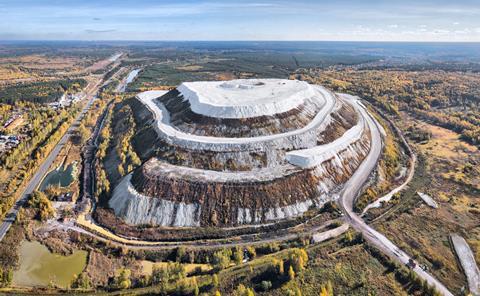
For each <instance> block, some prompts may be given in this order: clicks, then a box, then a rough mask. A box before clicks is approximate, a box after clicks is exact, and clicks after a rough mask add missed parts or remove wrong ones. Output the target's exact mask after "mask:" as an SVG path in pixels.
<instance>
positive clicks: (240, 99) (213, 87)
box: [178, 79, 319, 118]
mask: <svg viewBox="0 0 480 296" xmlns="http://www.w3.org/2000/svg"><path fill="white" fill-rule="evenodd" d="M178 91H179V92H180V94H181V95H182V96H183V98H184V99H186V100H188V101H189V103H190V106H191V109H192V111H193V112H195V113H198V114H202V115H206V116H210V117H217V118H249V117H258V116H263V115H275V114H278V113H283V112H287V111H289V110H291V109H294V108H296V107H298V106H299V105H301V104H303V103H304V101H305V100H306V99H309V98H312V97H314V96H319V94H318V92H316V91H315V90H314V89H313V88H312V86H311V85H309V84H308V83H306V82H303V81H298V80H287V79H236V80H230V81H199V82H185V83H182V84H181V85H180V86H179V87H178Z"/></svg>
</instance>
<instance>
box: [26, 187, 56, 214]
mask: <svg viewBox="0 0 480 296" xmlns="http://www.w3.org/2000/svg"><path fill="white" fill-rule="evenodd" d="M28 204H29V206H30V207H31V208H33V209H35V210H36V211H37V215H36V216H37V218H38V219H39V220H41V221H45V220H47V219H50V218H52V217H53V216H55V209H54V208H53V206H52V203H51V202H50V200H49V199H48V198H47V196H46V195H45V193H43V192H41V191H34V192H33V193H32V195H31V197H30V200H29V202H28Z"/></svg>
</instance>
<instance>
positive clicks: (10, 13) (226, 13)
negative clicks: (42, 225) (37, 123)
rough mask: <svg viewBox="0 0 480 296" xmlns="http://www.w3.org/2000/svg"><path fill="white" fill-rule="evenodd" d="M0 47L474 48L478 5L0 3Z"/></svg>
mask: <svg viewBox="0 0 480 296" xmlns="http://www.w3.org/2000/svg"><path fill="white" fill-rule="evenodd" d="M0 39H4V40H5V39H10V40H16V39H32V40H44V39H52V40H360V41H367V40H371V41H480V1H479V0H477V1H470V0H455V1H452V0H450V1H445V0H437V1H422V0H416V1H412V0H405V1H402V0H399V1H395V0H391V1H386V0H385V1H376V0H363V1H360V0H358V1H354V0H350V1H342V0H339V1H335V0H329V1H323V0H318V1H307V0H291V1H271V0H245V1H242V0H232V1H229V0H223V1H221V0H218V1H188V0H180V1H153V0H135V1H125V0H116V1H113V0H50V1H47V0H0Z"/></svg>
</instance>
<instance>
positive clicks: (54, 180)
mask: <svg viewBox="0 0 480 296" xmlns="http://www.w3.org/2000/svg"><path fill="white" fill-rule="evenodd" d="M74 170H75V163H72V164H69V165H68V166H67V167H66V168H65V167H64V166H60V167H58V168H56V169H54V170H53V171H51V172H49V173H48V174H47V175H46V176H45V178H44V179H43V181H42V184H40V190H42V191H43V190H45V189H47V187H48V186H49V185H59V186H60V187H67V186H69V185H70V184H71V183H72V182H73V178H74Z"/></svg>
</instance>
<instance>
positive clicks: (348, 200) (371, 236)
mask: <svg viewBox="0 0 480 296" xmlns="http://www.w3.org/2000/svg"><path fill="white" fill-rule="evenodd" d="M341 96H342V97H343V98H345V99H346V100H347V101H350V102H352V103H353V104H357V106H358V107H359V109H360V112H361V113H362V115H363V116H364V118H365V119H366V121H367V124H368V126H369V127H370V131H371V135H372V144H371V148H370V152H369V153H368V155H367V157H366V158H365V159H364V161H363V162H362V164H361V165H360V167H359V168H358V169H357V170H356V171H355V173H354V174H353V176H352V177H351V178H350V179H349V180H348V181H347V183H346V184H345V186H344V189H343V190H342V191H341V192H340V194H339V195H340V196H339V199H338V201H339V204H340V207H341V208H342V210H343V212H344V214H345V218H346V220H347V222H349V223H350V225H351V226H352V227H353V228H354V229H355V230H356V231H358V232H360V233H362V235H363V238H364V239H365V240H366V241H368V242H369V243H370V244H372V245H374V246H375V247H377V248H378V249H379V250H380V251H382V252H383V253H384V254H386V255H388V256H389V257H391V258H393V259H395V260H397V261H399V262H400V263H401V264H407V263H408V261H409V260H410V259H412V258H411V257H410V256H408V255H407V254H406V253H405V252H404V251H402V250H401V249H400V248H398V247H397V246H396V245H395V244H393V243H392V242H391V241H390V240H389V239H388V238H387V237H385V236H384V235H383V234H381V233H380V232H378V231H376V230H375V229H373V228H372V227H370V226H369V225H367V224H366V223H365V221H363V219H362V218H360V217H359V216H358V215H357V214H356V213H355V212H354V211H353V204H354V202H355V199H356V197H357V194H358V192H360V191H361V189H362V187H363V184H365V182H366V181H367V179H368V177H369V175H370V173H371V172H372V171H373V170H374V169H375V166H376V164H377V161H378V159H379V157H380V154H381V152H382V138H381V134H380V131H379V129H380V128H381V127H380V126H379V124H378V123H377V122H376V121H375V120H374V119H373V117H372V116H371V115H370V114H369V113H368V112H367V110H366V108H365V106H363V104H362V103H361V102H360V101H359V99H358V98H356V97H353V96H350V95H345V94H342V95H341ZM413 271H414V272H415V273H416V274H417V275H418V276H419V277H420V278H422V279H424V280H426V281H427V282H428V284H429V285H431V286H434V287H435V289H436V290H437V291H438V292H440V293H441V294H442V295H445V296H453V294H452V293H451V292H450V291H449V290H448V289H447V288H446V287H445V286H444V285H443V284H442V283H441V282H439V281H438V280H437V279H435V278H434V277H433V276H432V275H430V274H429V273H427V272H426V271H424V270H423V269H421V268H420V267H419V266H418V264H417V266H416V267H415V268H413Z"/></svg>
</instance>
